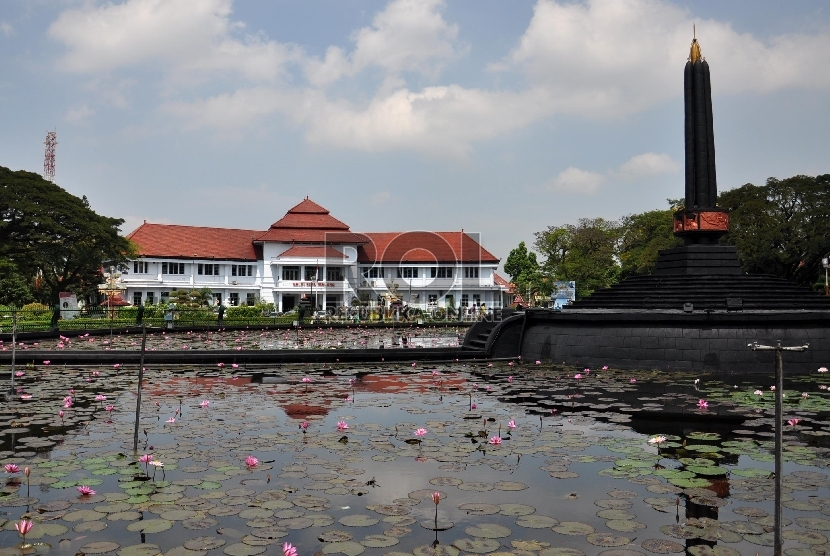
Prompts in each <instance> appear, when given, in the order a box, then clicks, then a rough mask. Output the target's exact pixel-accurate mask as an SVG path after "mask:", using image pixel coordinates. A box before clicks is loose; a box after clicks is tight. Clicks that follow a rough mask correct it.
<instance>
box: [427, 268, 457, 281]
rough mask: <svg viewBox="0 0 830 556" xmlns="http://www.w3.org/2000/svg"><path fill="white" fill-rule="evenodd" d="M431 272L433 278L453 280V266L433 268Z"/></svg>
mask: <svg viewBox="0 0 830 556" xmlns="http://www.w3.org/2000/svg"><path fill="white" fill-rule="evenodd" d="M429 270H430V276H431V277H432V278H452V267H451V266H439V267H432V268H431V269H429Z"/></svg>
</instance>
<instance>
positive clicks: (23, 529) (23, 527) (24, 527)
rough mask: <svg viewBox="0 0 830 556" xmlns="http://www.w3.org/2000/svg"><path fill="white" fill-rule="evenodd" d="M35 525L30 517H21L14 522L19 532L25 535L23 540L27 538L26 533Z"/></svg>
mask: <svg viewBox="0 0 830 556" xmlns="http://www.w3.org/2000/svg"><path fill="white" fill-rule="evenodd" d="M33 526H34V523H33V522H31V521H29V520H28V519H21V520H20V521H18V522H17V523H15V524H14V528H15V529H17V532H18V533H20V534H21V535H22V536H23V540H26V534H27V533H28V532H29V531H31V530H32V527H33Z"/></svg>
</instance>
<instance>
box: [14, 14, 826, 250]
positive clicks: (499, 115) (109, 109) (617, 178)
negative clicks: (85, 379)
mask: <svg viewBox="0 0 830 556" xmlns="http://www.w3.org/2000/svg"><path fill="white" fill-rule="evenodd" d="M693 23H694V24H696V25H697V36H698V39H699V41H700V44H701V47H702V51H703V54H704V56H705V57H706V58H707V60H708V61H709V63H710V66H711V71H712V84H713V91H712V94H713V102H714V115H715V133H716V148H717V162H718V178H719V187H720V188H721V189H722V190H724V189H730V188H733V187H736V186H739V185H742V184H744V183H747V182H752V183H757V184H761V183H763V182H764V180H765V179H766V178H767V177H769V176H776V177H781V178H783V177H789V176H791V175H794V174H810V175H815V174H821V173H828V172H830V164H829V163H828V162H829V161H830V160H829V159H830V157H829V156H828V153H830V5H828V4H827V2H826V1H815V0H800V1H798V2H778V1H767V0H731V1H730V2H723V1H722V0H701V1H695V2H690V1H687V2H684V1H679V0H678V1H674V2H671V1H667V0H585V1H566V0H537V1H521V0H516V1H511V2H503V1H495V0H476V1H475V2H472V1H463V2H462V1H455V2H442V1H440V0H392V1H390V2H383V1H377V2H376V1H369V0H349V1H343V0H318V1H312V2H301V1H296V0H295V1H290V2H289V1H282V0H114V1H108V2H104V1H98V0H0V72H2V76H3V77H2V79H0V122H2V124H1V125H0V165H2V166H7V167H10V168H12V169H15V170H18V169H24V170H30V171H34V172H38V173H41V172H42V169H43V150H44V147H43V140H44V137H45V134H46V131H48V130H54V129H56V130H57V133H58V142H59V145H58V148H57V175H56V181H57V183H58V184H59V185H61V186H62V187H64V188H65V189H67V190H68V191H70V192H71V193H73V194H75V195H86V196H87V197H88V198H89V200H90V203H91V204H92V207H93V208H94V209H95V210H96V211H98V212H99V213H102V214H106V215H108V216H116V217H119V218H123V219H125V220H126V223H125V224H124V226H123V231H124V232H125V233H126V232H129V231H131V230H132V229H133V228H135V227H136V226H137V225H138V224H140V223H141V221H142V220H143V219H146V220H148V221H150V222H166V223H177V224H193V225H203V226H220V227H238V228H254V229H265V228H267V227H268V226H269V225H270V224H271V223H272V222H273V221H275V220H277V219H278V218H280V217H281V216H282V215H283V214H284V213H285V212H286V210H287V209H288V208H290V207H291V206H292V205H294V204H295V203H297V202H299V201H300V200H301V199H302V198H304V197H305V196H306V195H308V196H310V197H311V198H312V199H313V200H315V201H317V202H318V203H320V204H322V205H323V206H325V207H327V208H329V209H330V210H331V211H332V214H333V215H334V216H336V217H337V218H339V219H341V220H343V221H345V222H346V223H348V224H349V225H351V227H352V229H353V230H356V231H387V230H414V229H420V230H457V229H460V228H464V229H465V230H468V231H475V232H480V233H481V234H482V239H483V242H484V244H485V246H486V247H487V248H488V249H490V250H491V251H492V252H493V253H494V254H496V255H497V256H499V257H501V258H502V260H504V259H505V258H506V257H507V254H508V253H509V251H510V249H511V248H513V247H515V246H516V245H517V244H518V243H519V241H522V240H524V241H527V242H531V241H532V239H533V232H536V231H539V230H543V229H544V228H545V227H546V226H549V225H558V224H563V223H568V222H575V221H576V220H577V219H578V218H581V217H596V216H602V217H606V218H612V219H616V218H619V217H620V216H623V215H625V214H628V213H632V212H642V211H646V210H651V209H655V208H663V207H665V206H666V203H665V199H666V198H667V197H681V196H682V191H683V175H682V174H683V168H682V149H683V143H682V140H683V138H682V134H683V130H682V126H683V122H682V86H683V82H682V79H683V65H684V63H685V60H686V57H687V55H688V47H689V42H690V39H691V35H692V24H693Z"/></svg>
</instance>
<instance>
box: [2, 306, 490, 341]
mask: <svg viewBox="0 0 830 556" xmlns="http://www.w3.org/2000/svg"><path fill="white" fill-rule="evenodd" d="M142 309H143V310H142ZM221 313H222V315H221V317H222V318H221V319H220V311H219V309H216V308H208V307H177V308H174V309H169V308H168V305H149V306H146V307H135V306H127V307H113V308H112V309H110V308H107V307H86V308H84V309H75V310H68V309H59V308H57V307H55V308H48V307H45V306H43V307H41V308H37V309H29V308H20V309H18V308H14V307H2V306H0V334H11V333H12V328H13V325H14V323H15V321H16V325H17V331H18V332H38V331H40V332H42V331H67V332H68V331H73V330H96V329H98V330H109V329H112V330H124V329H130V328H135V327H136V326H140V325H141V324H142V323H143V324H145V325H146V326H148V327H157V328H177V329H182V328H185V329H186V328H188V327H223V326H276V325H285V324H289V325H290V324H292V323H294V322H295V321H297V320H298V319H299V315H298V313H297V312H296V311H292V312H288V313H284V314H281V313H276V312H273V311H270V310H269V309H268V308H267V307H266V308H263V307H261V306H255V307H249V306H242V307H227V308H224V310H222V311H221ZM487 318H488V319H492V318H493V315H492V313H490V314H489V315H488V316H487ZM480 319H481V315H479V314H478V313H476V314H474V315H471V314H469V313H468V312H467V311H462V314H461V315H459V312H458V310H457V309H452V308H449V309H448V308H443V307H430V308H429V309H427V310H425V311H422V310H420V309H415V308H412V309H410V310H409V311H408V312H406V313H405V314H404V312H398V313H397V314H396V313H395V311H393V310H392V309H390V308H388V307H387V308H385V309H384V310H383V314H382V315H381V313H380V311H379V309H378V308H377V307H365V306H364V307H342V308H338V309H333V310H331V311H330V313H329V314H328V315H327V316H326V317H322V318H320V317H317V318H313V317H312V312H311V311H308V312H306V314H305V319H304V320H305V322H309V321H313V322H325V323H343V324H353V323H360V324H371V323H375V322H380V321H383V322H386V323H389V322H409V323H416V322H417V323H440V322H472V321H476V320H480Z"/></svg>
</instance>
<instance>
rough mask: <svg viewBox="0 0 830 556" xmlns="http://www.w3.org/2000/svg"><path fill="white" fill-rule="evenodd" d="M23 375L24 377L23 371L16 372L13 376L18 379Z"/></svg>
mask: <svg viewBox="0 0 830 556" xmlns="http://www.w3.org/2000/svg"><path fill="white" fill-rule="evenodd" d="M23 375H24V373H23V371H17V372H16V373H14V376H16V377H17V378H20V377H21V376H23Z"/></svg>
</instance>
